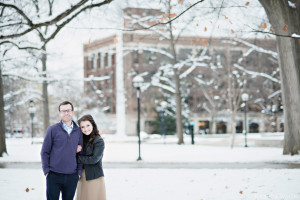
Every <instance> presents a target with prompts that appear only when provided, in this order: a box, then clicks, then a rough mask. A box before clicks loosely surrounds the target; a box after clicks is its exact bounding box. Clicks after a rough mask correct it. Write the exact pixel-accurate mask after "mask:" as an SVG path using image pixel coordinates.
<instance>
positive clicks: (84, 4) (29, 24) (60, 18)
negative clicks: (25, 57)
mask: <svg viewBox="0 0 300 200" xmlns="http://www.w3.org/2000/svg"><path fill="white" fill-rule="evenodd" d="M110 2H112V0H104V1H101V2H98V3H97V2H95V1H94V2H91V1H89V0H81V1H79V2H77V3H76V4H74V5H72V6H71V7H69V8H67V9H65V10H64V11H62V12H61V13H60V14H58V15H57V16H56V17H54V18H52V19H50V20H49V19H47V18H45V19H44V20H45V21H41V22H37V23H34V22H33V21H32V20H31V16H28V15H26V14H25V12H24V11H23V10H22V9H23V8H20V7H18V6H16V5H14V4H9V3H3V2H0V8H1V10H2V14H3V11H4V10H5V8H6V9H8V10H9V11H12V12H13V13H15V14H16V15H17V16H20V20H21V21H22V19H24V20H25V21H23V22H22V23H21V24H20V25H21V26H20V27H19V28H17V29H16V30H17V31H16V32H11V33H9V34H7V35H0V39H8V38H16V37H21V36H23V35H26V34H27V33H30V32H32V31H33V30H36V29H38V28H40V27H48V26H51V25H54V26H56V27H57V30H58V29H61V27H62V26H64V25H65V24H66V23H69V22H70V21H71V20H72V19H74V18H75V17H76V16H77V15H79V14H80V13H81V12H83V11H85V10H87V9H91V8H94V7H100V6H102V5H105V4H108V3H110ZM74 13H75V14H74ZM17 16H13V17H14V18H17ZM70 16H71V17H70ZM64 20H65V21H64ZM58 23H60V24H58ZM22 26H26V28H25V29H22ZM53 34H54V35H56V33H55V32H54V33H53ZM53 34H52V36H53Z"/></svg>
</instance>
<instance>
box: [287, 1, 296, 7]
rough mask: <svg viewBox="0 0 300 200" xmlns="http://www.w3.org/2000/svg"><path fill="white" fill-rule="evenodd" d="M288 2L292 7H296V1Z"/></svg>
mask: <svg viewBox="0 0 300 200" xmlns="http://www.w3.org/2000/svg"><path fill="white" fill-rule="evenodd" d="M288 3H289V6H290V7H292V8H296V4H295V3H293V2H291V1H288Z"/></svg>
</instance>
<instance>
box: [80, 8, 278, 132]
mask: <svg viewBox="0 0 300 200" xmlns="http://www.w3.org/2000/svg"><path fill="white" fill-rule="evenodd" d="M129 11H130V12H131V13H132V12H134V14H135V15H143V14H145V12H150V11H151V12H154V13H159V11H155V10H154V11H153V10H150V11H149V10H147V9H133V8H128V9H125V11H124V12H125V13H126V12H129ZM152 14H153V13H152ZM127 23H129V21H128V18H126V19H125V20H124V27H127ZM117 37H118V36H117V34H112V35H111V36H109V37H106V38H102V39H99V40H96V41H93V42H91V43H89V44H85V45H84V77H89V76H94V77H103V76H109V77H110V79H108V80H105V81H100V82H93V83H92V84H91V83H85V85H84V87H85V91H86V92H99V91H101V93H102V97H100V99H101V101H102V102H103V107H105V108H107V109H106V110H105V112H106V114H107V116H108V118H110V119H111V120H112V121H116V116H115V115H116V81H117V79H116V64H117V55H116V54H117V53H118V51H117ZM122 41H123V43H122V44H123V52H122V54H123V70H124V73H123V77H124V88H125V99H126V109H125V112H126V134H127V135H134V134H136V123H137V114H136V113H137V101H136V89H135V88H134V87H133V83H132V79H133V77H134V76H135V75H136V74H142V73H144V72H147V74H144V76H143V77H144V79H145V82H146V83H150V82H151V78H152V76H153V74H155V73H156V71H157V69H158V67H159V66H160V65H161V63H162V62H166V63H168V62H169V60H168V58H167V57H166V56H164V55H162V54H160V53H158V52H153V51H151V50H150V48H153V49H163V50H166V51H168V50H169V49H170V41H169V40H165V39H161V37H159V36H157V35H155V34H153V32H151V31H150V30H147V31H134V32H133V31H131V32H123V33H122ZM229 41H231V42H229ZM247 42H249V43H251V44H256V45H258V46H260V47H263V48H265V49H269V50H273V51H276V42H275V40H270V39H269V40H265V39H261V40H259V39H253V40H247ZM208 44H209V45H208ZM206 47H208V55H209V56H211V58H212V61H210V63H211V64H213V65H214V64H215V65H217V62H219V61H221V62H222V63H223V65H225V66H226V65H228V66H229V65H233V64H234V63H236V62H237V60H238V59H240V58H241V57H243V55H244V54H246V52H248V51H249V46H247V45H245V43H243V42H238V41H232V40H230V39H228V38H212V39H211V40H210V39H209V38H199V37H191V36H182V37H180V38H179V40H178V41H177V43H176V52H177V55H178V60H184V59H185V58H187V57H188V55H190V53H191V52H193V51H199V52H201V51H202V50H203V49H204V48H206ZM243 64H244V65H246V66H247V70H253V71H256V72H267V73H270V74H271V73H272V71H274V70H276V69H277V67H278V66H277V64H276V62H275V61H272V60H270V59H269V58H268V57H267V56H265V54H263V53H258V52H253V53H251V55H249V56H247V58H245V59H244V60H243ZM199 74H202V76H204V78H206V79H207V80H209V79H212V78H215V79H220V78H222V76H223V75H222V74H218V75H217V77H214V76H215V75H214V74H213V73H211V69H209V68H197V69H195V70H194V71H193V73H191V75H190V76H195V77H196V76H198V75H199ZM264 82H266V83H264ZM188 84H189V85H190V86H191V87H189V92H188V93H189V94H188V96H187V97H186V103H187V104H188V107H189V110H190V115H189V120H190V121H193V122H194V124H196V125H195V127H194V131H195V132H196V133H204V132H205V133H207V132H208V131H207V129H209V128H210V129H211V131H210V132H212V133H228V132H231V130H230V126H229V124H230V120H229V119H230V117H229V114H228V113H226V112H220V113H218V114H217V115H216V116H215V117H214V120H213V121H212V120H211V116H210V114H209V113H208V112H207V111H206V110H205V109H204V108H203V106H202V107H201V106H200V107H199V104H201V103H203V102H204V101H207V100H206V99H205V96H204V95H203V91H202V90H203V89H201V88H200V87H198V86H197V84H196V83H195V81H194V80H193V81H190V83H188ZM224 84H226V83H225V82H224ZM264 84H265V85H264ZM268 84H269V85H268ZM270 84H271V85H270ZM266 85H267V86H266ZM264 87H268V88H272V89H273V90H279V89H280V88H278V87H280V85H279V84H277V85H276V84H274V85H272V83H270V81H266V79H264V78H258V79H254V78H253V79H249V80H248V84H247V91H248V92H249V94H250V95H252V97H253V99H254V98H255V99H258V98H259V95H270V93H272V91H270V92H269V93H266V94H262V93H263V92H264V91H267V90H266V89H265V88H264ZM224 88H225V86H224ZM182 89H186V88H182ZM222 89H223V88H222V84H221V87H220V88H219V89H218V90H213V88H211V89H210V88H209V87H206V88H205V90H206V91H207V92H208V93H210V94H211V95H214V96H218V95H219V94H218V93H220V91H222ZM258 90H259V91H261V92H257V91H258ZM213 93H215V94H213ZM257 93H258V94H257ZM160 99H162V94H161V92H159V89H158V88H157V87H153V86H152V87H148V89H147V90H146V91H145V92H143V93H142V95H141V102H142V112H141V120H142V123H141V130H142V131H145V132H148V133H150V132H151V131H152V129H151V127H150V126H149V122H150V121H152V120H154V118H155V116H156V115H157V113H156V112H155V111H154V110H155V107H156V106H157V104H158V102H157V101H158V100H160ZM277 99H278V98H277ZM279 101H280V98H279ZM280 103H281V102H278V100H276V101H273V100H270V102H266V100H264V102H263V105H262V106H266V105H271V106H272V105H275V104H276V106H280ZM220 104H221V106H220V109H221V110H224V109H226V106H224V105H225V104H226V103H225V100H224V99H223V101H222V102H220ZM257 105H258V104H257V103H256V104H251V105H249V113H248V130H250V132H257V131H259V132H262V131H272V130H274V127H273V129H272V127H271V126H272V125H270V124H272V120H273V126H274V123H275V130H277V131H279V130H280V129H282V128H281V127H280V124H282V123H281V122H282V110H280V109H277V110H276V112H273V113H262V112H261V108H259V107H258V106H257ZM270 117H271V118H272V117H273V118H272V120H271V121H270V120H269V119H268V118H270ZM243 119H244V118H243V112H242V109H241V110H238V114H237V122H238V123H237V132H241V130H242V129H243V128H242V127H243ZM274 120H275V122H274ZM266 121H267V122H266ZM269 126H270V127H269Z"/></svg>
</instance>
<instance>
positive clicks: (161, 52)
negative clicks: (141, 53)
mask: <svg viewBox="0 0 300 200" xmlns="http://www.w3.org/2000/svg"><path fill="white" fill-rule="evenodd" d="M123 50H131V51H138V50H145V51H151V52H155V53H160V54H162V55H165V56H167V57H169V58H171V59H173V58H174V57H173V56H172V54H170V53H169V52H167V51H165V50H163V49H157V48H150V47H124V48H123Z"/></svg>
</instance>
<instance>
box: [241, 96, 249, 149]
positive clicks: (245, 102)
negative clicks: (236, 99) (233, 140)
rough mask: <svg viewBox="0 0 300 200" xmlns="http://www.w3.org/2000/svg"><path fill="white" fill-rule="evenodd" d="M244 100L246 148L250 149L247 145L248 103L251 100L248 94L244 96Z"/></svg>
mask: <svg viewBox="0 0 300 200" xmlns="http://www.w3.org/2000/svg"><path fill="white" fill-rule="evenodd" d="M242 100H243V101H244V104H245V109H244V111H245V112H244V113H245V122H244V123H245V125H244V131H243V132H244V134H245V147H248V145H247V101H248V100H249V95H248V94H247V93H243V94H242Z"/></svg>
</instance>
